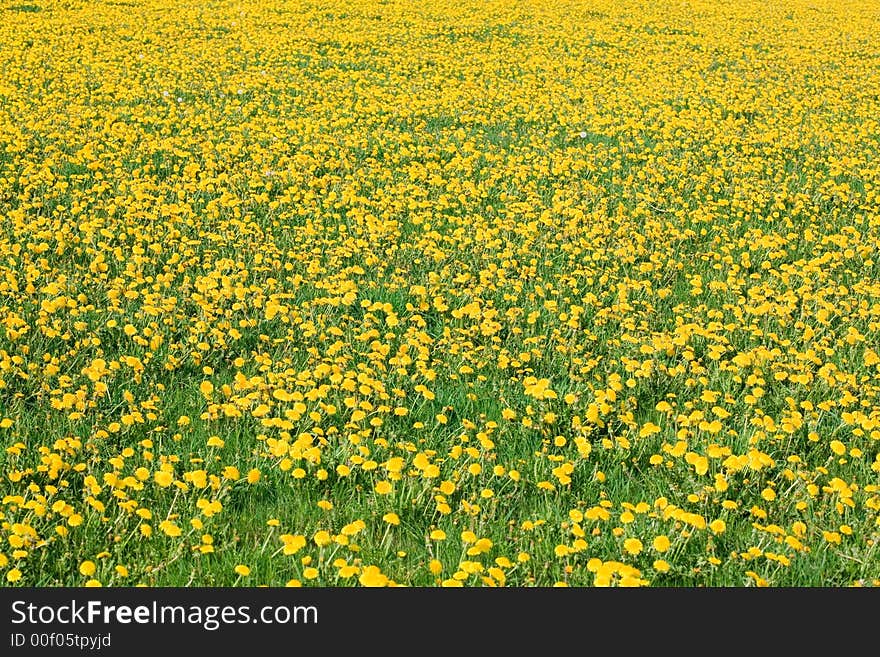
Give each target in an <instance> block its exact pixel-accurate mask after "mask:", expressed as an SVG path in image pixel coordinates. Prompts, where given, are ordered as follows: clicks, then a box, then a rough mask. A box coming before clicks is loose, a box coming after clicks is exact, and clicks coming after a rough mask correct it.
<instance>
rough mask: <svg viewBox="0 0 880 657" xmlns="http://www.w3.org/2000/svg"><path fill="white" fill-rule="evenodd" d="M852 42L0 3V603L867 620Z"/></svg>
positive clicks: (574, 5)
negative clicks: (382, 592) (682, 608)
mask: <svg viewBox="0 0 880 657" xmlns="http://www.w3.org/2000/svg"><path fill="white" fill-rule="evenodd" d="M878 25H880V2H877V1H875V0H865V1H863V2H856V1H855V0H842V1H838V0H761V1H757V0H754V1H753V0H743V1H737V2H727V3H720V2H711V1H709V0H688V1H686V2H683V1H680V0H675V1H673V0H652V1H648V0H621V1H615V2H611V1H610V0H580V1H575V0H562V1H553V2H550V1H549V0H524V1H522V2H516V1H514V0H488V1H480V2H477V1H475V0H459V1H456V2H451V1H449V0H426V1H425V2H407V1H405V0H322V1H321V2H317V1H307V0H277V1H269V0H242V1H240V2H231V1H229V0H183V1H182V2H170V1H169V0H127V1H108V0H94V1H93V2H84V1H82V0H57V1H56V0H4V2H3V3H2V5H0V446H2V448H3V449H2V450H0V581H2V584H3V586H134V585H146V586H184V585H186V586H258V585H269V586H284V585H289V586H323V587H343V586H384V585H389V586H393V585H405V586H513V587H531V586H564V585H568V586H654V587H665V586H688V587H691V586H736V587H746V586H786V587H789V586H841V587H842V586H876V585H878V584H880V550H878V542H880V513H878V512H880V66H878V64H880V41H878V40H877V38H876V30H877V26H878Z"/></svg>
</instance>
